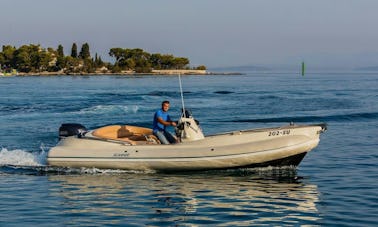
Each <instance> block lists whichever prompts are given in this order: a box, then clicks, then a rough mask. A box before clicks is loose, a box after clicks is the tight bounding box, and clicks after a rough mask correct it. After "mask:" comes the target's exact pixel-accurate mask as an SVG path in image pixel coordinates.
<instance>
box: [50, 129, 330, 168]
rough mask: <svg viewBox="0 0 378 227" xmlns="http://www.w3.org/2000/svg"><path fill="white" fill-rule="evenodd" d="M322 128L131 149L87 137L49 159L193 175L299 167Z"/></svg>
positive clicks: (70, 140)
mask: <svg viewBox="0 0 378 227" xmlns="http://www.w3.org/2000/svg"><path fill="white" fill-rule="evenodd" d="M325 129H326V126H325V124H319V125H302V126H298V125H288V126H285V127H278V128H267V129H255V130H243V131H235V132H228V133H222V134H216V135H211V136H207V137H205V139H202V140H197V141H191V142H185V143H177V144H172V145H160V144H145V145H132V144H130V143H127V142H123V141H117V140H106V139H100V138H96V137H94V136H93V135H92V134H91V132H89V133H88V136H85V137H82V138H79V137H77V136H70V137H67V138H64V139H62V140H61V141H60V142H59V144H58V145H57V146H56V147H53V148H52V149H51V150H50V151H49V154H48V159H47V161H48V164H49V165H51V166H60V167H75V168H77V167H88V168H92V167H95V168H102V169H126V170H157V171H192V170H210V169H229V168H245V167H255V166H270V165H271V166H288V165H293V166H297V165H298V164H299V163H300V161H301V160H302V159H303V157H304V156H305V154H306V153H307V152H309V151H311V150H312V149H313V148H315V147H316V146H317V145H318V143H319V136H320V133H321V132H323V131H324V130H325Z"/></svg>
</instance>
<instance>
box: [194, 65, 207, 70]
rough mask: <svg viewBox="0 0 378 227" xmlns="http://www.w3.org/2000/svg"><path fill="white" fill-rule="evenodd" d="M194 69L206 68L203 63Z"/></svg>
mask: <svg viewBox="0 0 378 227" xmlns="http://www.w3.org/2000/svg"><path fill="white" fill-rule="evenodd" d="M196 69H198V70H206V66H204V65H199V66H197V68H196Z"/></svg>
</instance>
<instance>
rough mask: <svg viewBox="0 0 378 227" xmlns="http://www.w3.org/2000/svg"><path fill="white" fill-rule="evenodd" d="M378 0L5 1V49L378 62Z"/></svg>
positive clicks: (259, 61) (279, 62)
mask: <svg viewBox="0 0 378 227" xmlns="http://www.w3.org/2000/svg"><path fill="white" fill-rule="evenodd" d="M377 22H378V1H377V0H316V1H314V0H233V1H231V0H189V1H180V0H150V1H147V0H132V1H131V0H107V1H105V0H103V1H100V0H64V1H63V0H60V1H57V0H0V45H7V44H10V45H15V46H16V47H19V46H20V45H22V44H30V43H33V44H41V45H42V46H43V47H54V48H56V47H57V46H58V45H59V44H62V45H63V46H64V50H65V53H66V54H69V52H70V49H71V45H72V43H73V42H76V43H77V44H78V46H79V48H80V47H81V45H82V44H83V43H84V42H88V43H89V45H90V48H91V54H92V56H94V54H95V53H96V52H97V53H98V54H100V55H101V56H102V58H103V59H105V60H111V58H109V57H108V51H109V49H110V48H112V47H123V48H142V49H144V50H145V51H147V52H150V53H156V52H159V53H167V54H168V53H169V54H173V55H175V56H183V57H188V58H189V59H190V60H191V64H192V65H193V66H195V65H199V64H205V65H207V66H208V67H221V66H235V65H259V66H278V67H281V66H282V67H283V66H285V65H297V64H299V62H300V61H302V59H303V60H305V61H306V62H307V64H308V65H311V66H312V67H319V68H328V67H333V66H335V67H341V68H343V67H345V68H353V67H361V66H372V65H378V29H377V28H378V25H377Z"/></svg>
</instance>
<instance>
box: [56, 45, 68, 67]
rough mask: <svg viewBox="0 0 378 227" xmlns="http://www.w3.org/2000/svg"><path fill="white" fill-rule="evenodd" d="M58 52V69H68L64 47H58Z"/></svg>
mask: <svg viewBox="0 0 378 227" xmlns="http://www.w3.org/2000/svg"><path fill="white" fill-rule="evenodd" d="M57 52H58V56H57V58H56V69H57V70H61V69H63V68H65V67H66V61H65V57H64V50H63V46H62V45H59V46H58V49H57Z"/></svg>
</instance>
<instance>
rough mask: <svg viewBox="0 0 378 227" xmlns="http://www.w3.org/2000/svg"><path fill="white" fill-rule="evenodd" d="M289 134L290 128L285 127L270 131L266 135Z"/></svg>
mask: <svg viewBox="0 0 378 227" xmlns="http://www.w3.org/2000/svg"><path fill="white" fill-rule="evenodd" d="M289 134H290V129H286V130H277V131H270V132H269V133H268V136H284V135H289Z"/></svg>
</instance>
